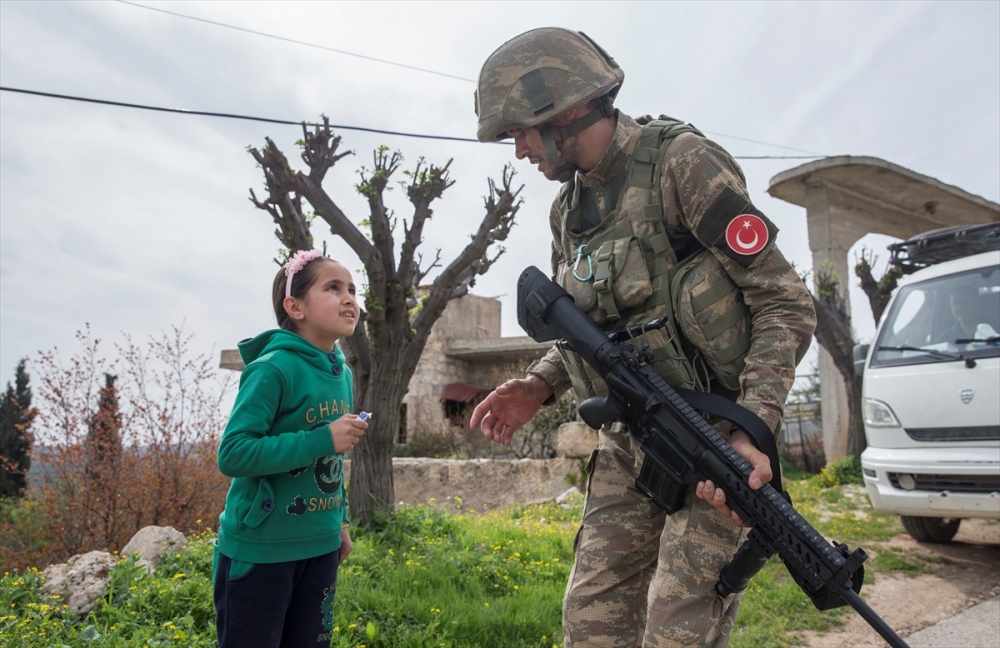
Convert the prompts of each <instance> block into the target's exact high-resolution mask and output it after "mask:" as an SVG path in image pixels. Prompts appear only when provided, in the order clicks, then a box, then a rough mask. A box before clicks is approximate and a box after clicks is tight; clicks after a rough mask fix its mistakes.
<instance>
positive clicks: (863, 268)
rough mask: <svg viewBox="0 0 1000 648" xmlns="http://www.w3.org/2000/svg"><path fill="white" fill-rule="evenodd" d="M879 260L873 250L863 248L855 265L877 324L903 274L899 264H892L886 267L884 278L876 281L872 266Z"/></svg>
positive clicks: (855, 271)
mask: <svg viewBox="0 0 1000 648" xmlns="http://www.w3.org/2000/svg"><path fill="white" fill-rule="evenodd" d="M877 260H878V257H877V256H875V253H874V252H873V251H872V250H869V249H868V248H862V250H861V255H860V257H856V263H855V265H854V273H855V274H856V275H858V278H859V279H861V290H863V291H864V293H865V295H867V296H868V304H869V305H870V306H871V309H872V316H873V317H874V318H875V323H876V324H878V323H879V322H880V321H881V320H882V314H883V313H884V312H885V307H886V306H887V305H888V304H889V298H890V297H892V291H894V290H895V289H896V284H897V283H899V279H900V277H902V276H903V271H902V270H901V269H900V268H899V266H896V265H890V266H889V267H888V268H886V270H885V274H884V275H882V278H881V279H880V280H879V281H875V277H874V276H873V275H872V266H874V265H875V261H877Z"/></svg>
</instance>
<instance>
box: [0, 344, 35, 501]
mask: <svg viewBox="0 0 1000 648" xmlns="http://www.w3.org/2000/svg"><path fill="white" fill-rule="evenodd" d="M25 362H26V359H22V360H21V361H20V362H18V363H17V369H15V370H14V385H13V386H11V384H10V383H9V382H8V383H7V390H6V391H5V392H4V393H3V400H2V401H0V497H15V498H16V497H20V496H21V494H22V493H23V492H24V489H25V488H27V485H28V470H29V469H30V468H31V431H30V429H29V428H30V427H31V421H32V420H34V418H35V410H33V409H32V408H31V386H30V384H29V383H30V378H29V376H28V372H27V370H26V369H25Z"/></svg>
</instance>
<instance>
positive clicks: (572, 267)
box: [556, 254, 597, 313]
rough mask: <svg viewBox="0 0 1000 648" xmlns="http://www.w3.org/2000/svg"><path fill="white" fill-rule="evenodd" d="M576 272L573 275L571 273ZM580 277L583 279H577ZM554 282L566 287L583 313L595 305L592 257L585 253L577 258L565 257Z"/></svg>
mask: <svg viewBox="0 0 1000 648" xmlns="http://www.w3.org/2000/svg"><path fill="white" fill-rule="evenodd" d="M574 272H576V274H575V275H574V274H573V273H574ZM577 276H579V277H581V278H582V279H583V281H581V280H580V279H577ZM556 283H557V284H559V285H560V286H562V287H563V288H565V289H566V292H568V293H569V294H570V297H572V298H573V301H575V302H576V305H577V307H578V308H579V309H580V310H582V311H583V312H584V313H589V312H590V311H591V310H593V308H594V307H595V306H597V293H596V292H594V272H593V259H591V258H589V257H588V256H587V255H586V254H583V255H580V256H579V258H577V257H574V258H573V259H567V260H566V262H565V263H562V264H560V266H559V272H558V275H557V276H556Z"/></svg>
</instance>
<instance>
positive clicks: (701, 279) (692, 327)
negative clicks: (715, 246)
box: [671, 250, 751, 392]
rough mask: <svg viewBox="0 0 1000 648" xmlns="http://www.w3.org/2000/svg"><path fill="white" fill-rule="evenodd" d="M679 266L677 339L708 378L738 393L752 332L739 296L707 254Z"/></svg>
mask: <svg viewBox="0 0 1000 648" xmlns="http://www.w3.org/2000/svg"><path fill="white" fill-rule="evenodd" d="M682 265H683V267H681V268H679V269H678V272H677V273H676V274H675V275H674V276H673V277H672V280H671V293H672V295H673V302H674V314H675V317H676V318H677V322H678V323H679V325H680V329H681V333H682V334H683V335H684V337H685V339H686V340H687V341H688V342H689V343H690V344H691V345H692V346H694V347H695V348H696V349H697V350H698V351H699V353H700V355H701V357H702V359H703V360H704V361H705V364H706V365H707V367H708V369H709V371H710V372H711V374H712V377H713V378H714V379H715V380H717V381H718V382H719V384H721V385H722V386H723V387H725V388H726V389H728V390H732V391H735V392H739V390H740V374H742V373H743V369H744V367H745V362H744V361H745V359H746V356H747V353H748V352H749V351H750V330H751V328H750V325H751V315H750V309H749V308H748V307H747V305H746V303H745V302H744V301H743V291H741V290H740V289H739V287H738V286H737V285H736V284H735V283H734V282H733V280H732V279H731V278H730V277H729V274H728V273H727V272H726V270H725V268H723V267H722V264H721V263H720V262H719V260H718V259H717V258H716V257H715V255H713V254H712V253H711V252H709V251H707V250H705V251H703V252H701V253H699V254H696V255H695V256H694V257H692V259H691V260H690V261H688V262H685V263H683V264H682Z"/></svg>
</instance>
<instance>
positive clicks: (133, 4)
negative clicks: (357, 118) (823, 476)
mask: <svg viewBox="0 0 1000 648" xmlns="http://www.w3.org/2000/svg"><path fill="white" fill-rule="evenodd" d="M116 1H117V2H120V3H121V4H126V5H129V6H131V7H137V8H139V9H148V10H149V11H157V12H159V13H163V14H167V15H170V16H175V17H177V18H184V19H186V20H194V21H197V22H201V23H206V24H209V25H215V26H216V27H225V28H226V29H234V30H236V31H241V32H245V33H247V34H254V35H255V36H263V37H265V38H273V39H274V40H280V41H284V42H286V43H294V44H296V45H305V46H306V47H314V48H316V49H321V50H326V51H328V52H335V53H337V54H344V55H345V56H353V57H356V58H360V59H365V60H366V61H375V62H376V63H385V64H386V65H395V66H396V67H401V68H406V69H408V70H416V71H417V72H426V73H427V74H435V75H437V76H442V77H446V78H449V79H457V80H459V81H468V82H469V83H475V82H476V80H475V79H470V78H468V77H463V76H458V75H456V74H448V73H447V72H438V71H437V70H429V69H427V68H422V67H416V66H415V65H407V64H405V63H397V62H396V61H389V60H386V59H380V58H375V57H374V56H368V55H366V54H357V53H355V52H348V51H347V50H341V49H335V48H333V47H327V46H326V45H317V44H316V43H309V42H306V41H301V40H297V39H294V38H287V37H285V36H278V35H277V34H269V33H267V32H262V31H257V30H256V29H248V28H246V27H237V26H236V25H230V24H228V23H224V22H219V21H217V20H209V19H207V18H198V17H197V16H190V15H188V14H182V13H178V12H176V11H169V10H167V9H160V8H158V7H150V6H147V5H144V4H139V3H138V2H131V1H130V0H116ZM272 121H273V120H272ZM278 123H280V122H278ZM296 123H298V122H296ZM358 130H363V129H358ZM374 132H382V131H374ZM703 132H704V133H706V134H708V135H717V136H719V137H728V138H730V139H735V140H740V141H742V142H751V143H753V144H761V145H763V146H772V147H774V148H780V149H786V150H788V151H798V152H800V153H811V154H813V155H815V156H816V157H828V156H826V155H824V154H823V153H817V152H816V151H807V150H805V149H798V148H794V147H791V146H782V145H780V144H770V143H768V142H761V141H759V140H753V139H748V138H746V137H737V136H736V135H727V134H726V133H719V132H717V131H708V130H707V131H703ZM397 134H398V133H397ZM469 141H475V140H469ZM740 159H743V160H795V159H799V158H796V157H794V156H772V155H760V156H742V157H741V158H740ZM803 159H804V158H803Z"/></svg>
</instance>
